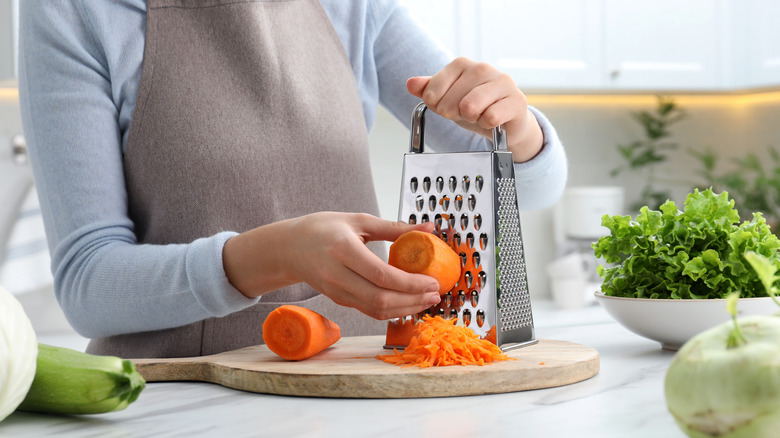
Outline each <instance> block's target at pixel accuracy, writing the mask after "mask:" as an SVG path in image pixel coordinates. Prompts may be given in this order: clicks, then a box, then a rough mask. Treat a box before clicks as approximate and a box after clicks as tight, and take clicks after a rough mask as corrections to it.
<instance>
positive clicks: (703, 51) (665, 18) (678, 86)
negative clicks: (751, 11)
mask: <svg viewBox="0 0 780 438" xmlns="http://www.w3.org/2000/svg"><path fill="white" fill-rule="evenodd" d="M604 8H605V9H604V10H605V35H604V41H605V60H606V65H605V67H606V74H607V76H608V78H607V81H608V88H615V89H637V90H645V89H653V90H705V89H709V90H713V89H718V88H720V87H722V86H724V85H725V84H724V83H723V81H724V73H723V72H722V68H721V66H722V63H721V58H720V57H721V53H722V52H721V50H722V44H721V41H722V40H721V38H722V37H723V32H724V31H727V30H728V27H727V26H724V20H725V19H726V18H727V17H724V16H723V15H724V14H723V12H724V11H723V2H722V1H721V0H685V1H679V0H631V1H625V0H604Z"/></svg>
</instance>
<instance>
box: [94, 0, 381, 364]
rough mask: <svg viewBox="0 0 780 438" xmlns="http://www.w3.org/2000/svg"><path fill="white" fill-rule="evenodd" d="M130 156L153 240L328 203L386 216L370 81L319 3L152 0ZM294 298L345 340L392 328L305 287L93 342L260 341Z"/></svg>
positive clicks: (136, 202) (140, 219) (134, 197)
mask: <svg viewBox="0 0 780 438" xmlns="http://www.w3.org/2000/svg"><path fill="white" fill-rule="evenodd" d="M124 165H125V179H126V184H127V192H128V202H129V214H130V217H131V219H132V220H133V222H134V224H135V233H136V235H137V238H138V241H139V243H141V244H161V245H165V244H175V243H189V242H192V241H193V240H195V239H198V238H200V237H205V236H211V235H213V234H215V233H217V232H220V231H224V230H232V231H236V232H243V231H247V230H250V229H252V228H255V227H257V226H260V225H263V224H269V223H272V222H276V221H279V220H282V219H287V218H290V217H297V216H301V215H305V214H308V213H312V212H316V211H324V210H329V211H343V212H366V213H372V214H377V213H378V208H377V205H376V194H375V192H374V186H373V182H372V178H371V172H370V164H369V157H368V135H367V132H366V127H365V122H364V116H363V111H362V106H361V102H360V97H359V95H358V91H357V84H356V81H355V78H354V76H353V72H352V69H351V67H350V65H349V61H348V59H347V56H346V54H345V52H344V49H343V47H342V45H341V42H340V41H339V39H338V36H337V35H336V32H335V29H334V28H333V26H332V24H331V22H330V20H329V18H328V16H327V15H326V13H325V11H324V10H323V9H322V6H321V5H320V4H319V2H318V1H317V0H293V1H289V0H288V1H247V0H242V1H241V2H236V1H235V0H149V1H148V11H147V22H146V46H145V48H144V61H143V70H142V75H141V82H140V85H139V91H138V99H137V106H136V109H135V113H134V115H133V122H132V126H131V129H130V133H129V137H128V144H127V150H126V153H125V156H124ZM373 250H374V251H375V252H376V253H377V254H380V256H383V253H384V246H382V245H379V246H377V247H374V248H373ZM269 251H273V248H269ZM214 293H218V291H215V292H214ZM283 303H294V304H298V305H301V306H303V307H307V308H311V309H313V310H316V311H318V312H320V313H322V314H323V315H325V316H326V317H328V318H330V319H332V320H333V321H335V322H336V323H337V324H339V326H341V328H342V333H343V335H344V336H352V335H367V334H380V333H383V332H384V328H385V326H386V323H385V322H381V321H377V320H374V319H372V318H370V317H368V316H366V315H364V314H362V313H360V312H358V311H356V310H354V309H350V308H346V307H342V306H338V305H336V304H334V303H333V302H332V301H331V300H329V299H328V298H326V297H324V296H322V295H319V294H318V293H317V292H316V291H314V290H313V289H312V288H310V287H309V286H308V285H305V284H296V285H293V286H290V287H286V288H283V289H280V290H277V291H274V292H272V293H270V294H268V295H266V296H264V297H263V298H262V299H261V301H260V303H259V304H257V305H255V306H253V307H251V308H248V309H246V310H243V311H240V312H236V313H234V314H231V315H229V316H226V317H223V318H211V319H207V320H205V321H200V322H196V323H193V324H189V325H186V326H183V327H178V328H173V329H168V330H160V331H150V332H143V333H135V334H127V335H120V336H112V337H108V338H102V339H94V340H92V341H91V342H90V344H89V347H88V349H87V351H88V352H90V353H94V354H111V355H117V356H121V357H132V358H141V357H183V356H199V355H207V354H214V353H219V352H222V351H227V350H232V349H236V348H241V347H246V346H249V345H256V344H261V343H262V342H263V340H262V323H263V320H264V319H265V317H266V315H268V313H270V311H271V310H273V309H274V308H276V307H278V306H279V305H281V304H283Z"/></svg>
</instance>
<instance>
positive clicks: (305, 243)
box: [223, 212, 440, 320]
mask: <svg viewBox="0 0 780 438" xmlns="http://www.w3.org/2000/svg"><path fill="white" fill-rule="evenodd" d="M415 229H417V230H423V231H432V224H420V225H409V224H405V223H403V222H393V221H387V220H384V219H380V218H377V217H375V216H372V215H368V214H360V213H334V212H320V213H313V214H310V215H306V216H302V217H299V218H294V219H289V220H285V221H281V222H277V223H274V224H270V225H267V226H262V227H258V228H255V229H254V230H250V231H247V232H246V233H242V234H240V235H238V236H235V237H233V238H231V239H230V240H228V241H227V242H226V243H225V247H224V250H223V264H224V266H225V273H226V274H227V276H228V279H229V280H230V282H231V284H233V286H235V287H236V288H237V289H238V290H239V291H241V292H242V293H243V294H244V295H246V296H248V297H257V296H260V295H263V294H265V293H268V292H272V291H274V290H276V289H279V288H281V287H283V286H287V285H290V284H295V283H300V282H305V283H307V284H309V285H310V286H311V287H312V288H314V289H315V290H317V291H318V292H320V293H322V294H323V295H325V296H327V297H329V298H330V299H331V300H333V301H334V302H335V303H337V304H340V305H343V306H347V307H353V308H355V309H358V310H360V311H361V312H363V313H365V314H366V315H368V316H371V317H373V318H376V319H379V320H384V319H390V318H395V317H400V316H406V315H410V314H413V313H417V312H420V311H422V310H424V309H427V308H428V307H430V306H432V305H434V304H437V303H438V302H439V301H440V296H439V292H438V290H439V284H438V283H437V282H436V280H435V279H433V278H431V277H429V276H426V275H421V274H409V273H406V272H404V271H401V270H400V269H397V268H394V267H392V266H390V265H388V264H387V263H386V262H384V261H383V260H382V259H380V258H379V257H378V256H377V255H376V254H374V253H373V252H371V250H370V249H369V248H368V247H367V246H366V243H367V242H369V241H377V240H386V241H395V239H397V238H398V237H399V236H400V235H401V234H403V233H405V232H407V231H411V230H415Z"/></svg>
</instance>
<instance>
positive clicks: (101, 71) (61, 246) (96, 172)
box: [19, 0, 256, 338]
mask: <svg viewBox="0 0 780 438" xmlns="http://www.w3.org/2000/svg"><path fill="white" fill-rule="evenodd" d="M103 12H106V11H105V9H104V10H103ZM114 12H116V11H114ZM136 15H137V16H141V17H143V14H136ZM101 20H112V24H111V26H132V25H135V26H143V25H144V22H143V20H142V19H141V20H140V23H139V22H135V21H133V20H117V19H115V17H110V16H105V17H101V16H99V15H97V14H92V13H90V12H89V11H87V10H86V8H85V7H84V3H83V2H82V1H75V0H74V1H72V2H50V1H46V0H25V1H23V2H21V4H20V50H19V53H20V57H19V58H20V59H19V94H20V105H21V112H22V123H23V128H24V133H25V136H26V139H27V142H28V147H29V155H30V161H31V164H32V166H33V172H34V176H35V184H36V189H37V191H38V196H39V199H40V204H41V211H42V214H43V218H44V224H45V229H46V235H47V239H48V244H49V248H50V251H51V254H52V273H53V275H54V286H55V292H56V295H57V299H58V301H59V303H60V305H61V307H62V308H63V310H64V313H65V315H66V317H67V318H68V321H69V322H70V324H71V325H72V326H73V327H74V329H76V331H77V332H79V333H80V334H81V335H83V336H86V337H90V338H94V337H104V336H110V335H115V334H121V333H130V332H139V331H147V330H157V329H164V328H170V327H175V326H180V325H184V324H187V323H190V322H194V321H197V320H201V319H204V318H207V317H211V316H223V315H226V314H229V313H231V312H234V311H237V310H240V309H242V308H245V307H247V306H249V305H251V304H253V303H254V302H255V301H256V300H250V299H248V298H246V297H245V296H244V295H242V294H241V293H240V292H239V291H237V290H236V289H234V288H233V287H232V286H231V285H230V283H229V282H228V280H227V277H226V275H225V273H224V269H223V267H222V247H223V244H224V242H225V241H226V240H227V239H228V238H230V237H231V236H232V235H234V233H229V232H225V233H221V234H218V235H215V236H212V237H208V238H204V239H200V240H197V241H195V242H193V243H191V244H182V245H139V244H138V242H137V241H136V238H135V234H134V232H133V223H132V221H131V220H130V219H129V218H128V216H127V193H126V190H125V183H124V174H123V168H122V147H121V144H122V138H123V136H124V135H125V133H126V130H125V129H123V128H122V127H121V123H120V121H121V120H122V117H123V115H122V114H120V110H119V108H120V107H121V105H118V104H117V102H116V96H118V95H119V94H118V93H117V89H116V87H117V86H118V85H117V83H116V81H112V74H115V73H116V70H115V69H114V67H117V66H113V65H109V62H108V61H107V57H106V55H105V48H106V45H107V44H112V43H114V44H116V43H127V45H126V46H124V47H123V50H126V51H128V53H132V52H133V51H138V50H141V52H142V50H143V39H141V41H137V40H136V41H124V42H121V41H120V42H117V41H114V42H112V41H109V40H105V39H101V38H99V36H98V35H97V32H98V29H101V28H102V29H109V28H111V26H105V25H104V26H98V25H96V23H100V22H101ZM104 24H105V23H104ZM114 29H115V30H116V28H114ZM118 33H122V32H118ZM125 34H133V32H125ZM135 34H138V33H137V32H136V33H135ZM140 35H143V33H140ZM128 59H130V61H128V62H129V63H132V57H128ZM136 63H137V61H136ZM122 67H123V68H124V69H125V70H127V71H134V70H137V71H139V72H140V65H126V66H122Z"/></svg>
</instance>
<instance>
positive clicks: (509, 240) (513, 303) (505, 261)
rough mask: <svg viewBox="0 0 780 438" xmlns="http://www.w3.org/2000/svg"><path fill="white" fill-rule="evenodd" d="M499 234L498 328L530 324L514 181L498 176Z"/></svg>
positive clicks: (514, 327) (507, 329)
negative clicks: (499, 322) (499, 323)
mask: <svg viewBox="0 0 780 438" xmlns="http://www.w3.org/2000/svg"><path fill="white" fill-rule="evenodd" d="M496 183H497V184H496V187H497V192H498V193H497V197H498V204H499V206H498V212H497V215H498V235H499V238H500V240H499V241H497V242H496V243H497V245H498V248H499V250H498V254H499V259H500V260H499V265H498V272H499V279H498V282H499V284H500V291H499V293H500V296H499V297H498V306H499V309H500V310H501V312H500V321H501V331H502V332H505V331H510V330H515V329H518V328H521V327H527V326H531V325H533V318H532V315H531V301H530V295H529V293H528V280H527V275H526V266H525V257H524V254H523V240H522V236H521V234H520V220H519V212H518V210H517V199H516V189H515V181H514V179H512V178H498V179H497V181H496Z"/></svg>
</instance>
